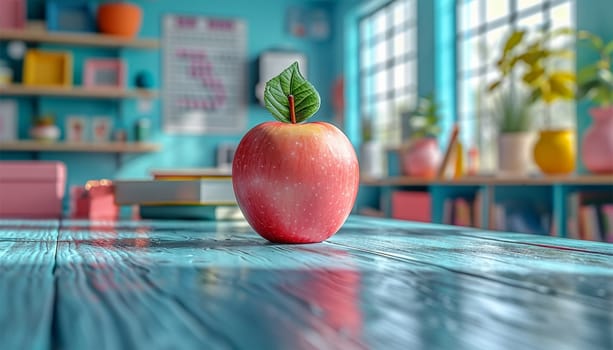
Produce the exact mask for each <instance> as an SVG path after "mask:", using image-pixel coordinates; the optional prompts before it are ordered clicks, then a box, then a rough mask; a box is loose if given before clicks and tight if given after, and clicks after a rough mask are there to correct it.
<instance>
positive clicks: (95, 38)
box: [0, 22, 160, 50]
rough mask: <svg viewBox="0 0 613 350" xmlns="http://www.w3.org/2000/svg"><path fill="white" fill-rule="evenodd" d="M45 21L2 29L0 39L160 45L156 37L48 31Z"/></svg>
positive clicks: (117, 45)
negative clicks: (128, 37)
mask: <svg viewBox="0 0 613 350" xmlns="http://www.w3.org/2000/svg"><path fill="white" fill-rule="evenodd" d="M44 28H45V25H44V23H36V22H29V23H28V24H27V26H26V29H2V30H1V31H0V40H5V41H6V40H21V41H25V42H30V43H45V44H49V43H51V44H66V45H74V46H89V47H107V48H132V49H149V50H154V49H158V48H159V47H160V43H159V41H158V40H156V39H124V38H120V37H116V36H112V35H104V34H96V33H68V32H48V31H46V30H45V29H44Z"/></svg>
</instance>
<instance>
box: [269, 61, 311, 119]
mask: <svg viewBox="0 0 613 350" xmlns="http://www.w3.org/2000/svg"><path fill="white" fill-rule="evenodd" d="M264 102H265V105H266V109H268V110H269V111H270V113H272V115H273V116H274V117H275V118H276V119H277V120H279V121H281V122H284V123H300V122H303V121H305V120H307V119H308V118H310V117H311V116H312V115H313V114H315V112H317V110H319V106H320V104H321V99H320V97H319V93H318V92H317V90H316V89H315V87H314V86H313V85H312V84H311V83H309V81H308V80H306V79H305V78H304V77H303V76H302V74H300V70H299V69H298V62H294V63H292V65H291V66H289V67H288V68H286V69H285V70H284V71H283V72H281V74H279V75H277V76H276V77H274V78H272V79H270V80H269V81H268V82H267V83H266V87H265V88H264ZM294 113H295V121H294V120H292V114H294Z"/></svg>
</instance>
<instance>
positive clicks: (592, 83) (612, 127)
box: [577, 31, 613, 173]
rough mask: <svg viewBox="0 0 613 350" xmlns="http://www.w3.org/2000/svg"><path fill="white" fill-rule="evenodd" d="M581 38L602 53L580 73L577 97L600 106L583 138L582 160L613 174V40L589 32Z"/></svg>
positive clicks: (591, 168)
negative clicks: (606, 39)
mask: <svg viewBox="0 0 613 350" xmlns="http://www.w3.org/2000/svg"><path fill="white" fill-rule="evenodd" d="M579 39H581V40H585V41H587V43H588V44H589V45H590V46H591V47H592V48H593V49H594V50H595V51H596V52H597V53H598V59H597V60H596V61H595V62H594V63H592V64H590V65H587V66H585V67H583V68H582V69H581V70H580V71H579V73H578V75H577V84H578V91H577V98H579V99H585V100H588V101H590V102H592V103H593V104H595V105H596V106H595V107H592V108H591V109H590V110H589V113H590V115H591V116H592V119H593V123H592V125H591V126H590V127H589V128H588V129H587V130H586V131H585V133H584V134H583V138H582V140H581V160H582V161H583V164H584V165H585V168H586V169H587V170H589V171H591V172H593V173H613V73H612V72H611V55H612V54H613V40H611V41H609V42H608V43H605V42H604V41H603V40H602V39H601V38H600V37H599V36H597V35H595V34H592V33H590V32H587V31H581V32H579Z"/></svg>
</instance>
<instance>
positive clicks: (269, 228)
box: [232, 105, 359, 243]
mask: <svg viewBox="0 0 613 350" xmlns="http://www.w3.org/2000/svg"><path fill="white" fill-rule="evenodd" d="M292 109H293V105H292ZM292 117H293V116H292ZM232 182H233V187H234V193H235V195H236V199H237V201H238V205H239V207H240V209H241V211H242V212H243V214H244V216H245V218H246V219H247V222H248V223H249V224H250V225H251V227H252V228H253V229H254V230H255V231H256V232H257V233H258V234H260V235H261V236H262V237H264V238H265V239H267V240H269V241H272V242H277V243H314V242H321V241H323V240H325V239H327V238H329V237H330V236H332V235H333V234H335V233H336V232H337V231H338V230H339V229H340V227H341V226H342V225H343V223H344V222H345V220H346V219H347V217H348V216H349V213H350V212H351V209H352V207H353V204H354V202H355V198H356V195H357V192H358V183H359V167H358V160H357V157H356V154H355V151H354V149H353V146H352V145H351V143H350V142H349V140H348V139H347V137H346V136H345V135H344V134H343V133H342V132H341V131H340V130H339V129H338V128H336V127H335V126H334V125H332V124H329V123H325V122H313V123H302V124H298V123H283V122H277V121H275V122H265V123H262V124H259V125H257V126H255V127H254V128H253V129H251V130H250V131H248V132H247V134H245V136H244V137H243V138H242V140H241V142H240V143H239V145H238V148H237V149H236V153H235V155H234V160H233V164H232Z"/></svg>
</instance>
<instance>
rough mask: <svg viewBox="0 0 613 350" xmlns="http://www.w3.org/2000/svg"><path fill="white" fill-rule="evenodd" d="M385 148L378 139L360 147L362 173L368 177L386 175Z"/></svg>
mask: <svg viewBox="0 0 613 350" xmlns="http://www.w3.org/2000/svg"><path fill="white" fill-rule="evenodd" d="M384 169H385V149H384V147H383V144H382V143H380V142H377V141H367V142H364V143H363V144H362V146H361V147H360V173H361V176H363V177H366V178H369V177H370V178H381V177H383V176H384V175H385V172H384Z"/></svg>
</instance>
